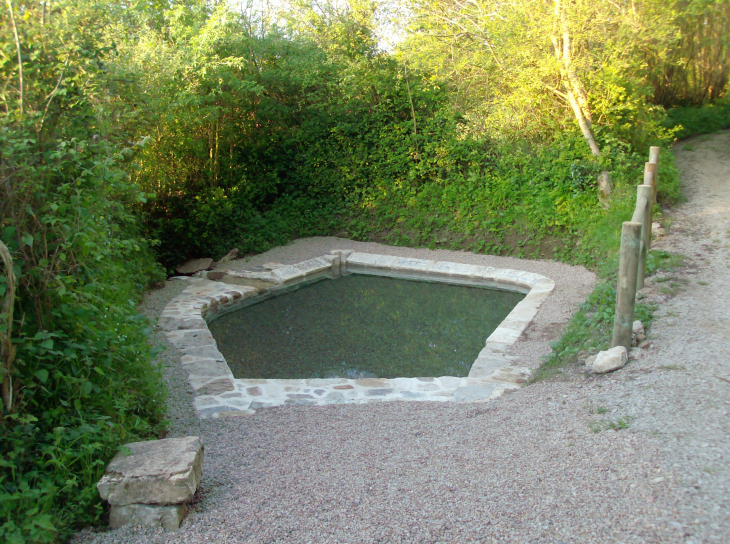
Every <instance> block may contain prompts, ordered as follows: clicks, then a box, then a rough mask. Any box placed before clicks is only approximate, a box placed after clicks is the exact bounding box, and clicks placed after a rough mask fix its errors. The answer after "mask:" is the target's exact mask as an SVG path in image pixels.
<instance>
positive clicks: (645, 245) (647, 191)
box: [631, 185, 651, 291]
mask: <svg viewBox="0 0 730 544" xmlns="http://www.w3.org/2000/svg"><path fill="white" fill-rule="evenodd" d="M642 202H643V204H644V206H643V209H641V210H640V209H639V205H640V204H641V203H642ZM636 211H637V212H639V217H638V218H636V219H639V222H640V223H641V250H640V252H639V270H638V273H637V276H636V290H637V291H639V290H641V289H643V288H644V276H645V274H646V254H647V252H648V251H649V246H650V244H651V185H639V186H638V187H637V188H636ZM636 219H635V218H633V217H632V218H631V220H632V221H635V220H636Z"/></svg>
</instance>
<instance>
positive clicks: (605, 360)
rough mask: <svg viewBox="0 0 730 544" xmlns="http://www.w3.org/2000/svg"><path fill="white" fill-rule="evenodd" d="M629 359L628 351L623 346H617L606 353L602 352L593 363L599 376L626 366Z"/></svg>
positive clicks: (594, 369)
mask: <svg viewBox="0 0 730 544" xmlns="http://www.w3.org/2000/svg"><path fill="white" fill-rule="evenodd" d="M628 359H629V354H628V351H627V350H626V348H625V347H623V346H616V347H615V348H611V349H609V350H606V351H601V352H600V353H599V354H598V355H596V360H595V361H593V371H594V372H595V373H597V374H605V373H606V372H611V371H613V370H618V369H619V368H622V367H623V366H625V365H626V361H627V360H628Z"/></svg>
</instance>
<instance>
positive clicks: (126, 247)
mask: <svg viewBox="0 0 730 544" xmlns="http://www.w3.org/2000/svg"><path fill="white" fill-rule="evenodd" d="M54 5H55V8H54V11H53V22H47V23H46V24H45V25H42V24H41V21H42V20H43V19H42V18H41V17H40V15H41V14H40V12H39V9H40V6H39V5H36V4H30V3H28V4H25V5H23V6H22V8H21V9H22V10H23V13H25V14H26V15H28V16H27V17H23V18H20V17H18V19H17V21H16V23H17V30H18V34H19V40H18V42H19V43H20V45H21V54H22V58H23V66H22V68H23V73H24V81H23V86H22V87H21V86H20V84H19V83H16V82H15V81H17V80H15V78H16V77H18V64H17V62H13V60H14V59H17V56H13V55H8V56H7V57H6V60H5V62H4V63H3V64H2V65H0V72H1V73H2V77H3V80H4V81H6V82H11V81H12V82H13V83H12V86H11V87H10V89H15V90H16V92H15V93H13V92H7V91H6V92H5V94H4V95H3V100H4V108H3V113H2V116H1V117H0V123H1V124H0V157H1V159H2V163H1V166H0V175H1V176H2V183H0V221H1V222H0V240H1V241H2V242H3V244H4V245H5V246H6V247H7V248H8V250H9V252H10V255H11V257H12V260H13V273H14V276H15V277H16V278H17V288H16V290H15V293H16V298H15V304H14V308H13V309H14V312H13V313H14V319H12V321H9V320H8V317H9V312H3V313H2V316H0V338H1V337H3V336H5V335H7V333H8V331H9V329H10V328H12V341H13V345H14V348H15V350H16V353H15V357H14V358H13V357H12V356H11V354H10V350H7V349H3V350H2V357H1V359H2V361H0V362H1V363H2V373H1V374H0V378H1V380H2V382H1V383H2V393H3V395H2V397H3V398H2V400H3V405H2V410H1V411H0V541H3V542H9V543H16V542H18V543H20V542H51V541H55V540H57V539H61V540H63V539H64V538H65V537H66V536H68V535H69V532H70V531H71V530H72V529H73V528H76V527H81V526H83V525H87V524H93V523H97V522H98V521H99V519H100V517H101V516H102V515H103V512H104V510H103V507H102V504H101V501H100V499H99V496H98V492H97V491H96V487H95V484H96V482H97V481H98V479H99V478H100V476H101V474H102V473H103V471H104V467H105V465H106V462H107V461H108V460H109V459H110V458H111V456H113V455H114V454H115V453H116V452H117V450H118V447H119V446H120V444H122V443H124V442H126V441H130V440H134V439H143V438H147V437H152V436H155V435H156V434H157V432H158V430H159V425H160V422H161V420H162V417H163V414H164V410H163V403H162V400H163V397H162V394H163V389H162V385H161V380H160V375H159V373H158V371H157V369H156V368H155V367H153V366H152V365H151V363H150V356H151V346H150V345H149V343H148V325H147V324H146V323H145V321H144V319H143V318H142V317H141V316H140V315H139V314H138V313H137V311H136V310H135V304H136V302H137V300H138V297H139V295H140V293H141V291H142V289H143V288H144V287H145V286H146V285H147V284H148V282H149V281H150V279H151V278H157V277H159V269H158V267H157V265H156V264H155V262H154V260H153V259H152V253H151V251H150V248H149V244H148V243H147V242H145V241H144V239H143V238H142V237H141V236H140V232H139V227H138V225H137V223H136V220H135V219H134V218H133V217H132V216H130V215H129V213H128V211H127V207H128V203H130V202H134V201H137V200H139V199H140V198H142V194H141V193H140V192H139V190H138V189H137V188H136V187H135V186H133V185H132V184H130V180H129V175H128V174H127V173H126V172H125V170H124V169H123V168H122V167H121V164H120V162H121V163H123V162H124V160H125V159H124V154H125V152H124V151H123V150H122V151H120V150H119V149H118V148H116V147H115V146H114V145H112V144H111V143H110V142H109V141H108V140H107V139H106V138H105V119H104V115H105V112H104V103H105V102H106V101H107V96H106V93H105V90H104V89H103V87H102V85H101V84H102V83H103V82H104V78H105V77H106V75H105V73H104V70H103V62H102V61H103V54H104V53H103V50H102V47H101V46H100V44H99V43H98V37H99V35H100V33H101V26H100V25H101V24H102V20H101V19H100V18H99V19H97V20H95V16H100V15H101V13H99V12H98V11H97V10H95V9H94V8H93V7H89V8H84V6H82V5H79V4H77V3H74V4H64V3H56V4H54ZM70 7H71V8H73V10H71V9H69V8H70ZM30 15H33V16H32V17H30ZM2 31H3V32H5V33H11V32H14V29H13V28H12V27H11V25H3V28H2ZM11 35H12V34H11ZM14 42H15V40H14V39H12V38H10V37H9V36H8V35H4V36H3V40H2V43H3V44H5V45H7V44H13V43H14ZM14 80H15V81H14ZM8 88H9V86H6V89H8ZM20 89H22V91H23V92H22V93H21V92H20ZM49 97H50V99H49ZM21 98H22V108H21ZM10 275H11V272H10V270H8V269H6V268H5V267H3V268H1V269H0V298H3V297H9V296H10V293H9V292H8V287H9V285H10V284H9V276H10ZM7 300H9V299H7ZM11 326H12V327H11Z"/></svg>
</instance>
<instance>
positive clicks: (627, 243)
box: [613, 221, 641, 349]
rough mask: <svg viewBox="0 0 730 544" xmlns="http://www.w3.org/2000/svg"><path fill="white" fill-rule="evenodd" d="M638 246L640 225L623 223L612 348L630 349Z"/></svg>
mask: <svg viewBox="0 0 730 544" xmlns="http://www.w3.org/2000/svg"><path fill="white" fill-rule="evenodd" d="M640 246H641V223H637V222H634V221H625V222H624V224H623V225H622V227H621V257H620V260H619V265H618V289H617V293H616V315H615V316H614V320H613V346H614V347H616V346H624V347H625V348H626V349H631V333H632V325H633V323H634V305H635V304H636V276H637V274H638V270H639V252H640Z"/></svg>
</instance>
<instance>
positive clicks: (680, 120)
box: [665, 96, 730, 139]
mask: <svg viewBox="0 0 730 544" xmlns="http://www.w3.org/2000/svg"><path fill="white" fill-rule="evenodd" d="M665 126H667V128H671V129H678V131H677V133H676V135H677V138H679V139H682V138H689V137H690V136H694V135H696V134H708V133H711V132H717V131H718V130H722V129H726V128H730V96H726V97H724V98H723V99H721V100H717V101H715V102H713V103H710V104H706V105H704V106H701V107H693V106H677V107H675V108H671V109H670V110H668V111H667V117H666V120H665Z"/></svg>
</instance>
